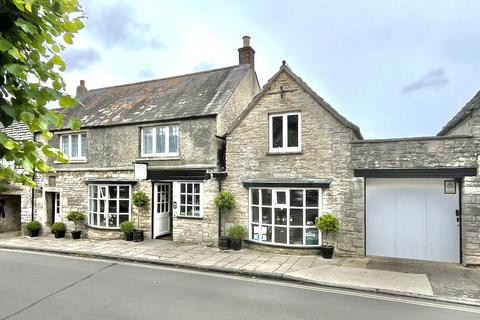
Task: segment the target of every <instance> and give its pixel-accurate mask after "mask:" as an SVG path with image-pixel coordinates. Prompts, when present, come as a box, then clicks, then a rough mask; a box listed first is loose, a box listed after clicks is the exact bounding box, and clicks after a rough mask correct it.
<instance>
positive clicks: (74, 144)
mask: <svg viewBox="0 0 480 320" xmlns="http://www.w3.org/2000/svg"><path fill="white" fill-rule="evenodd" d="M70 139H71V147H72V150H71V151H72V153H71V154H72V158H77V157H78V135H76V134H72V135H71V136H70Z"/></svg>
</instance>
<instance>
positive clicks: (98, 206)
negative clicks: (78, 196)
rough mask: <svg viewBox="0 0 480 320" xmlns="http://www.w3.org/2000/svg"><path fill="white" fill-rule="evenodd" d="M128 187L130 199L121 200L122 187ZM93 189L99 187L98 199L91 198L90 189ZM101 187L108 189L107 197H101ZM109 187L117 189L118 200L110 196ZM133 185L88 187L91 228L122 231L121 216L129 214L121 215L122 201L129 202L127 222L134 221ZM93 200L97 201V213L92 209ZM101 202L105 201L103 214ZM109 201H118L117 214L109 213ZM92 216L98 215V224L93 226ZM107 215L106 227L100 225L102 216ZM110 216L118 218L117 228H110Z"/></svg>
mask: <svg viewBox="0 0 480 320" xmlns="http://www.w3.org/2000/svg"><path fill="white" fill-rule="evenodd" d="M125 186H126V187H128V188H129V195H128V199H124V198H120V187H125ZM93 187H97V197H96V198H92V197H91V196H90V189H91V188H93ZM101 187H105V188H106V189H105V190H106V194H105V197H100V188H101ZM108 187H117V197H116V198H110V195H109V194H108ZM132 189H133V188H132V185H130V184H125V183H119V184H89V185H88V190H87V192H88V197H87V199H88V225H89V226H90V227H93V228H97V229H110V230H118V229H120V224H119V223H118V221H119V216H120V215H127V213H120V212H119V211H120V200H123V201H125V200H128V220H127V221H131V220H132ZM91 200H93V201H97V212H93V211H92V210H93V209H92V208H91V207H90V202H91ZM100 200H104V201H105V207H104V212H103V213H101V212H100ZM109 200H116V201H117V204H116V206H117V212H116V213H110V212H109V209H108V206H109ZM92 214H96V215H97V224H93V221H92ZM102 214H103V215H105V226H101V225H100V215H102ZM108 215H116V217H117V219H116V220H117V226H115V227H109V226H108Z"/></svg>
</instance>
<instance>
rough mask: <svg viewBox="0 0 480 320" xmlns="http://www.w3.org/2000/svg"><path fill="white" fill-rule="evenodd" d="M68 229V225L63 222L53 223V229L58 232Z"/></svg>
mask: <svg viewBox="0 0 480 320" xmlns="http://www.w3.org/2000/svg"><path fill="white" fill-rule="evenodd" d="M65 230H67V226H66V225H65V223H63V222H55V223H54V224H52V231H53V232H57V231H65Z"/></svg>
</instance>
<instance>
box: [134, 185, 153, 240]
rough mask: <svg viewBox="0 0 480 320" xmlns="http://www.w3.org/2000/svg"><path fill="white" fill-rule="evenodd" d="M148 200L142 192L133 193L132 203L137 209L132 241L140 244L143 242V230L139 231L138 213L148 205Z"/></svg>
mask: <svg viewBox="0 0 480 320" xmlns="http://www.w3.org/2000/svg"><path fill="white" fill-rule="evenodd" d="M149 201H150V199H149V198H148V196H147V194H146V193H145V192H143V191H136V192H134V193H133V197H132V203H133V205H134V206H135V207H137V208H138V212H137V229H136V230H134V231H133V241H135V242H140V241H143V239H144V236H143V230H141V229H140V211H141V210H142V209H143V208H145V207H146V206H147V205H148V202H149Z"/></svg>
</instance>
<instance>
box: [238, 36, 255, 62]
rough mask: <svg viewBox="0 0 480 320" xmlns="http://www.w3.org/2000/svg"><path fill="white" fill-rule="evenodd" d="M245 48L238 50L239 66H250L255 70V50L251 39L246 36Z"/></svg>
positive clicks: (244, 39) (244, 38)
mask: <svg viewBox="0 0 480 320" xmlns="http://www.w3.org/2000/svg"><path fill="white" fill-rule="evenodd" d="M242 39H243V47H242V48H240V49H238V64H249V65H250V66H251V67H252V69H255V50H253V48H252V47H251V46H250V37H249V36H244V37H242Z"/></svg>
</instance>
